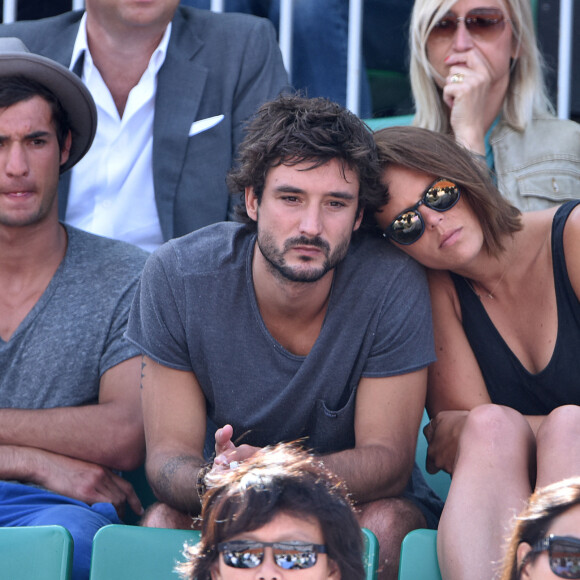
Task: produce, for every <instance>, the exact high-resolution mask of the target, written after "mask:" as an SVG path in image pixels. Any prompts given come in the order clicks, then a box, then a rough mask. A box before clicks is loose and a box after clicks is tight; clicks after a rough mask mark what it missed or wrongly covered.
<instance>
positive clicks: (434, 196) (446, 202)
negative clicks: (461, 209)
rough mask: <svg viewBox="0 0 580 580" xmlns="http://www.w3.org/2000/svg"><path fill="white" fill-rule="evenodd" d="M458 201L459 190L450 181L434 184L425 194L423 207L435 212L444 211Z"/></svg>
mask: <svg viewBox="0 0 580 580" xmlns="http://www.w3.org/2000/svg"><path fill="white" fill-rule="evenodd" d="M458 199H459V188H458V187H457V186H456V185H455V184H454V183H453V182H451V181H447V180H442V181H438V182H437V183H434V184H433V185H432V186H431V187H430V188H429V190H428V191H427V192H426V193H425V205H426V206H427V207H430V208H431V209H434V210H436V211H445V210H447V209H449V208H450V207H452V206H453V205H455V204H456V203H457V200H458Z"/></svg>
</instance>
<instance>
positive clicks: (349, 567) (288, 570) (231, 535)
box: [179, 444, 365, 580]
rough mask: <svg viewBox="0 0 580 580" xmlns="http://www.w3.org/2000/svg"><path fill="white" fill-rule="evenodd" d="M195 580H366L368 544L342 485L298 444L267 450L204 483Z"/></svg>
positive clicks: (193, 557) (188, 566) (184, 568)
mask: <svg viewBox="0 0 580 580" xmlns="http://www.w3.org/2000/svg"><path fill="white" fill-rule="evenodd" d="M206 485H207V491H206V493H205V495H204V498H203V506H202V513H201V520H202V524H201V541H200V542H199V543H198V544H197V545H195V546H191V547H189V548H188V549H187V555H188V561H187V562H186V563H185V564H182V565H180V566H179V570H180V571H181V572H182V574H183V578H187V579H190V580H193V579H195V580H210V579H211V580H228V579H234V578H235V579H240V578H255V577H260V578H262V577H263V578H276V579H277V580H284V578H290V579H292V578H296V579H298V578H303V579H304V580H323V579H331V580H340V579H342V580H362V579H363V578H364V577H365V573H364V568H363V537H362V533H361V530H360V526H359V524H358V523H357V520H356V517H355V515H354V511H353V507H352V505H351V503H350V500H349V499H348V496H347V493H346V490H345V487H344V485H343V484H342V483H341V482H340V480H339V479H338V478H337V477H336V476H335V475H334V474H332V473H331V472H329V471H328V470H326V469H325V468H324V466H323V465H322V464H321V463H320V461H318V460H317V459H316V458H315V457H313V456H312V455H310V454H308V453H307V452H305V451H302V450H300V449H299V448H298V447H297V446H295V445H288V444H280V445H277V446H275V447H266V448H264V449H263V450H261V451H259V452H257V453H256V454H255V455H253V456H252V457H251V458H249V459H247V460H246V461H243V462H241V463H240V464H239V465H238V466H237V467H236V468H235V469H229V470H227V471H219V472H212V473H210V474H208V475H207V476H206Z"/></svg>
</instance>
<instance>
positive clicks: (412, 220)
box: [375, 126, 522, 271]
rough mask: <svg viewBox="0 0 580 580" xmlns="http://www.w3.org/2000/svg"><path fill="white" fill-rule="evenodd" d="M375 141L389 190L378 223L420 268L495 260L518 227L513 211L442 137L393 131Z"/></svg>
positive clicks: (483, 172)
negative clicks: (419, 264)
mask: <svg viewBox="0 0 580 580" xmlns="http://www.w3.org/2000/svg"><path fill="white" fill-rule="evenodd" d="M375 142H376V143H377V147H378V150H379V157H380V158H381V160H382V163H383V166H384V173H383V181H384V184H385V185H386V186H387V191H388V203H387V204H386V205H384V206H383V207H382V208H381V209H380V211H379V212H378V213H377V214H376V216H375V217H376V219H377V222H378V225H379V227H380V228H381V230H382V231H383V234H384V236H385V237H386V238H387V239H389V240H391V241H392V242H394V243H395V245H397V246H399V247H400V248H401V249H402V250H403V251H405V252H406V253H408V254H409V255H410V256H412V257H413V258H415V259H416V260H417V261H418V262H420V263H421V264H423V265H424V266H427V267H428V268H432V269H435V270H451V271H457V270H461V269H462V268H463V267H465V266H467V265H469V264H472V260H473V258H474V257H476V256H478V255H480V256H482V257H486V258H498V257H499V256H500V255H501V254H502V252H503V251H504V250H505V249H506V240H507V239H508V238H509V237H510V236H512V235H513V234H514V233H515V232H517V231H519V230H520V229H521V228H522V223H521V213H520V211H519V210H518V209H517V208H515V207H513V206H512V205H510V204H509V202H508V201H506V200H505V199H504V198H503V197H502V196H501V194H500V193H499V191H498V190H497V188H496V187H495V185H494V184H493V181H492V180H491V178H490V176H489V174H488V172H487V171H486V170H485V168H483V167H481V166H480V165H479V164H478V163H476V162H474V159H473V156H472V155H471V154H470V153H469V152H468V151H467V150H466V149H465V148H463V147H461V146H458V145H457V144H456V143H455V141H454V140H453V139H452V138H450V137H449V136H447V135H444V134H441V133H436V132H433V131H429V130H427V129H421V128H419V127H403V126H401V127H399V126H397V127H389V128H387V129H382V130H380V131H377V132H376V133H375ZM456 242H460V243H459V244H457V246H458V247H457V248H456V249H455V248H454V249H453V250H452V248H453V247H454V246H456Z"/></svg>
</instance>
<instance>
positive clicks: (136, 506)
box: [117, 477, 145, 516]
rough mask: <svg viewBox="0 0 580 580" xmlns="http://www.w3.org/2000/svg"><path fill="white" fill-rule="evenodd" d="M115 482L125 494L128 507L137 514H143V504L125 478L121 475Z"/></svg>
mask: <svg viewBox="0 0 580 580" xmlns="http://www.w3.org/2000/svg"><path fill="white" fill-rule="evenodd" d="M117 484H118V485H119V487H120V488H121V490H122V491H123V493H124V495H125V501H126V502H127V503H128V504H129V507H130V508H131V509H132V510H133V511H134V512H135V513H136V514H137V515H138V516H141V515H143V512H144V511H145V510H144V509H143V504H142V503H141V500H140V499H139V496H138V495H137V494H136V493H135V490H134V489H133V486H132V485H131V484H130V483H129V482H128V481H127V480H125V479H123V478H122V477H119V478H118V481H117Z"/></svg>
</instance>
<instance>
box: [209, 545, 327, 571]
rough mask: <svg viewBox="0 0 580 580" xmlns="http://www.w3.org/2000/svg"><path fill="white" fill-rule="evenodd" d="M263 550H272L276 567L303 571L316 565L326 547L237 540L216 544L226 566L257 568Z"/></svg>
mask: <svg viewBox="0 0 580 580" xmlns="http://www.w3.org/2000/svg"><path fill="white" fill-rule="evenodd" d="M264 548H272V552H273V553H274V561H275V562H276V565H277V566H279V567H280V568H283V569H284V570H304V569H306V568H312V566H314V565H315V564H316V561H317V558H318V554H320V553H322V554H324V553H325V552H326V546H322V545H320V544H309V543H307V542H252V541H249V540H247V541H246V540H237V541H234V542H223V543H220V544H218V552H220V553H221V554H222V556H223V559H224V563H225V564H226V566H230V567H232V568H257V567H258V566H259V565H260V564H261V563H262V562H263V561H264V551H265V550H264Z"/></svg>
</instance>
